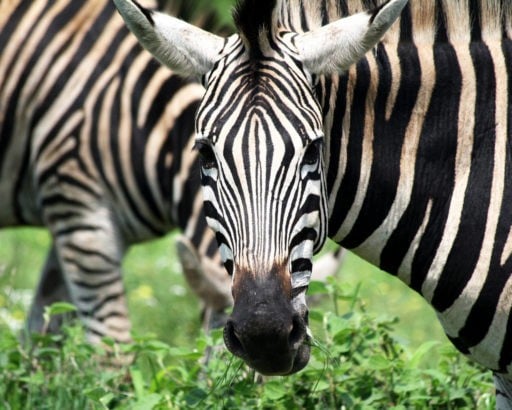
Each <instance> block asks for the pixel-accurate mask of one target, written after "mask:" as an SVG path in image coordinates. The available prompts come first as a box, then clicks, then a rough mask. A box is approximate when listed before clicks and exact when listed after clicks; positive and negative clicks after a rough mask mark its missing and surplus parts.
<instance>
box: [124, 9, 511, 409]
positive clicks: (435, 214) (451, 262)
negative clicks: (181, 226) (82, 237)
mask: <svg viewBox="0 0 512 410" xmlns="http://www.w3.org/2000/svg"><path fill="white" fill-rule="evenodd" d="M115 1H116V4H117V5H118V7H119V9H120V11H121V13H122V14H123V16H124V17H125V19H126V20H127V21H128V22H129V24H132V25H133V23H134V22H136V23H137V27H138V29H137V30H134V31H135V33H136V34H137V35H138V36H139V39H140V40H141V42H142V43H143V44H144V45H145V46H146V47H148V48H149V49H153V50H154V49H155V48H156V45H157V43H159V42H162V43H165V42H166V39H164V38H163V37H162V36H160V37H159V33H173V35H174V36H175V37H173V38H177V35H176V33H175V32H177V33H179V32H180V30H181V29H182V26H179V25H177V24H176V22H174V21H172V20H166V21H165V22H164V21H163V20H162V22H161V24H154V25H153V24H149V23H148V21H147V19H146V18H145V17H143V16H140V15H136V14H134V13H132V10H133V7H132V6H131V2H130V0H115ZM511 4H512V3H511V2H510V1H508V0H475V1H470V2H467V1H455V0H454V1H451V0H449V1H448V0H446V1H445V0H438V1H420V0H410V1H409V2H407V1H406V0H390V1H387V2H381V1H374V0H368V1H364V0H346V1H343V0H317V1H308V2H304V1H302V0H278V1H276V2H274V1H270V0H269V1H267V2H266V6H265V7H262V8H261V9H258V10H256V9H255V7H256V6H255V2H253V1H249V0H246V1H241V2H240V3H239V6H238V8H237V13H236V15H235V17H236V20H237V21H236V22H237V24H238V28H239V30H240V31H241V33H240V34H238V35H235V36H232V37H230V38H228V39H225V41H222V39H220V38H215V39H212V41H211V42H208V44H204V45H203V46H202V47H197V45H194V47H192V51H193V52H195V53H197V52H200V51H201V49H206V50H208V51H209V52H208V53H205V54H204V61H205V64H204V65H202V67H198V68H197V72H196V74H198V75H203V76H204V78H205V85H206V94H205V97H204V98H203V100H202V102H201V106H200V109H199V112H198V116H197V134H198V135H197V142H196V146H197V147H198V148H199V150H200V152H201V153H202V157H203V173H202V175H203V185H204V192H205V201H206V212H207V214H208V216H209V223H210V225H211V226H212V227H213V228H214V230H216V232H217V236H218V240H219V242H220V243H221V244H222V247H223V249H224V251H223V254H224V259H225V260H226V262H227V265H228V268H229V269H230V270H232V271H233V274H234V286H233V290H234V296H235V309H234V312H233V317H232V321H231V322H228V326H227V328H226V334H225V336H226V337H225V339H226V344H227V345H228V347H229V348H230V350H231V351H232V352H233V353H234V354H236V355H238V356H241V357H243V358H244V359H245V360H246V361H247V362H248V363H249V364H251V365H252V366H254V367H255V368H256V369H258V370H259V371H261V372H263V373H270V374H276V373H277V374H287V373H289V372H293V371H297V370H298V369H300V368H301V367H302V366H303V365H304V362H305V361H306V362H307V354H308V353H307V352H306V351H305V349H302V348H303V347H304V344H303V342H304V341H305V340H307V338H306V337H304V336H303V333H301V331H302V330H303V328H304V326H305V325H304V323H305V322H307V317H306V316H307V315H306V314H305V313H304V312H305V307H303V306H302V305H301V303H295V302H290V303H291V305H292V308H291V309H290V306H289V305H288V304H287V303H288V301H290V300H291V299H293V297H294V296H295V295H296V293H295V292H291V293H289V292H290V288H293V287H295V284H294V278H293V274H294V270H295V269H297V270H298V271H302V270H304V271H306V270H307V269H309V265H308V263H307V262H308V260H309V261H310V257H309V258H308V256H307V255H308V253H311V251H312V250H313V247H312V246H310V245H306V244H308V243H309V242H308V241H310V242H311V241H313V242H319V243H321V242H322V240H323V238H322V230H324V231H325V230H328V235H329V236H330V237H331V238H333V239H335V240H336V241H337V242H338V243H339V244H341V245H342V246H344V247H347V248H350V249H353V250H354V251H355V252H356V253H358V254H359V255H361V256H363V257H364V258H365V259H367V260H368V261H370V262H372V263H373V264H375V265H377V266H380V267H381V268H382V269H384V270H386V271H387V272H389V273H391V274H394V275H397V276H398V277H400V278H401V279H402V280H403V281H404V282H405V283H407V284H408V285H409V286H410V287H411V288H412V289H414V290H416V291H418V292H420V293H421V294H422V295H423V296H424V297H425V299H426V300H427V301H428V302H429V303H431V304H432V306H433V307H434V308H435V309H436V311H437V312H438V316H439V318H440V320H441V323H442V324H443V327H444V329H445V331H446V333H447V335H448V336H449V337H450V338H451V340H453V342H454V344H455V345H456V346H457V347H458V348H459V349H460V350H461V351H462V352H464V353H466V354H467V355H469V356H470V357H472V358H474V359H475V360H476V361H478V362H479V363H481V364H482V365H484V366H486V367H488V368H490V369H492V370H493V371H495V372H496V373H498V374H501V376H500V377H499V379H500V380H501V381H503V380H506V381H508V382H510V380H512V315H511V312H512V275H511V273H512V272H511V268H512V266H511V262H510V261H511V255H512V234H511V232H512V229H511V227H512V214H511V209H512V207H511V205H510V203H511V200H510V199H511V197H512V189H511V186H510V181H512V167H511V158H510V152H512V150H511V149H510V147H511V144H512V143H511V139H512V108H511V101H510V100H511V98H512V97H511V96H512V90H511V87H512V82H511V78H512V53H511V50H512V5H511ZM274 6H275V7H274ZM368 9H370V11H368V12H365V11H364V10H368ZM265 10H266V11H265ZM269 10H273V12H270V11H269ZM261 13H263V14H264V15H262V14H261ZM265 13H266V14H265ZM354 13H357V14H354ZM399 15H401V19H400V20H399V21H398V22H396V23H395V24H393V23H394V22H395V20H396V19H397V17H398V16H399ZM251 18H252V19H251ZM132 20H133V21H132ZM130 21H131V22H130ZM193 30H194V28H193V27H187V31H193ZM167 38H170V37H167ZM148 39H151V40H148ZM153 42H155V44H153ZM176 42H177V45H178V46H183V44H181V42H180V41H179V40H177V41H176ZM175 45H176V44H175ZM165 46H166V47H167V49H169V44H166V45H165ZM162 47H163V45H162ZM368 51H369V52H368ZM365 53H366V54H365ZM157 55H158V52H157ZM171 57H173V58H171ZM175 57H176V56H175V55H172V56H167V55H164V54H163V53H162V54H161V55H160V58H161V61H163V62H164V63H165V64H167V65H169V66H170V67H174V66H175V65H176V58H175ZM178 65H179V64H178ZM311 120H312V121H311ZM320 141H322V142H321V143H320ZM317 145H320V147H319V146H317ZM312 147H313V148H312ZM310 149H311V151H313V150H316V151H317V152H320V153H323V158H322V155H320V156H316V157H315V155H310V152H309V151H310ZM310 158H316V160H315V159H311V160H310ZM310 170H311V171H312V172H309V171H310ZM303 175H305V176H306V177H305V178H304V177H303ZM324 180H325V183H324ZM324 184H325V190H324ZM315 201H316V202H315ZM325 206H327V207H328V213H329V220H328V224H327V221H326V219H325V218H324V217H323V215H322V212H323V209H324V208H325ZM312 210H317V211H313V212H311V211H312ZM315 212H316V213H315ZM312 215H315V217H312ZM317 215H318V216H319V219H316V220H314V219H315V218H316V217H317ZM302 217H304V219H301V218H302ZM310 222H313V224H312V225H308V224H309V223H310ZM296 227H297V228H296ZM309 228H312V229H313V231H314V232H315V234H314V235H312V236H311V237H310V236H309V234H310V233H311V231H310V230H309ZM299 232H300V234H298V233H299ZM297 238H301V239H300V240H299V239H297ZM294 239H297V241H296V242H294ZM318 239H320V240H318ZM301 240H302V241H303V242H302V244H304V248H308V250H307V251H305V252H304V253H303V256H301V257H298V258H297V259H295V257H294V256H292V255H294V253H293V250H292V248H293V249H296V248H294V246H297V247H300V246H301V245H299V244H300V243H301ZM304 248H303V249H304ZM299 253H300V252H299ZM301 259H302V260H301ZM290 260H292V263H291V265H292V266H293V269H289V268H288V269H284V268H283V266H282V265H283V261H284V262H289V261H290ZM237 270H238V271H240V272H242V273H243V275H240V276H237V273H238V272H237ZM261 272H266V274H262V273H261ZM306 276H307V275H306ZM302 284H304V285H307V279H306V280H304V282H303V283H302V282H301V288H302ZM290 295H291V296H290ZM275 298H280V299H279V300H277V301H276V300H273V299H275ZM290 310H291V312H292V313H290ZM277 312H279V314H278V313H277ZM293 312H295V313H297V312H300V313H299V316H300V317H301V318H302V319H303V321H301V320H299V319H297V318H296V316H294V313H293ZM283 329H287V330H286V331H283ZM290 329H291V330H290ZM276 332H277V333H279V334H280V335H281V338H280V339H279V340H280V341H279V342H276V345H271V343H270V336H269V335H270V334H273V333H276ZM287 332H289V333H287ZM267 336H268V337H269V339H268V340H267V339H266V337H267ZM276 352H280V354H279V360H278V357H277V356H278V353H276ZM506 390H510V389H508V388H507V389H503V388H502V389H500V391H501V392H503V391H506ZM511 403H512V398H511V399H510V403H508V406H509V407H512V404H511Z"/></svg>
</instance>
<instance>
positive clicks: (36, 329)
mask: <svg viewBox="0 0 512 410" xmlns="http://www.w3.org/2000/svg"><path fill="white" fill-rule="evenodd" d="M55 302H70V303H71V296H70V294H69V291H68V288H67V286H66V283H65V281H64V278H63V276H62V271H61V269H60V265H59V261H58V259H57V252H56V250H55V246H53V245H52V247H51V249H50V252H49V253H48V256H47V258H46V263H45V265H44V267H43V271H42V272H41V278H40V279H39V284H38V286H37V291H36V294H35V296H34V300H33V301H32V306H31V308H30V313H29V316H28V319H27V328H28V330H29V332H31V333H41V332H42V330H43V328H44V327H45V325H44V319H43V313H44V308H45V307H46V306H49V305H51V304H52V303H55ZM74 316H76V315H72V314H69V313H68V314H66V315H59V316H57V317H52V318H51V320H50V323H49V324H48V326H47V327H46V330H47V331H49V332H51V333H57V332H58V331H59V330H60V328H61V325H62V323H63V322H64V321H65V320H68V319H71V318H72V317H74Z"/></svg>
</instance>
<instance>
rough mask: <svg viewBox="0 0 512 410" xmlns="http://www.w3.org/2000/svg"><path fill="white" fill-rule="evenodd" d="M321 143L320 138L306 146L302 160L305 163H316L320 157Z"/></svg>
mask: <svg viewBox="0 0 512 410" xmlns="http://www.w3.org/2000/svg"><path fill="white" fill-rule="evenodd" d="M320 144H321V142H320V141H319V140H316V141H313V142H311V143H310V144H309V145H308V147H307V148H306V152H305V153H304V157H303V158H302V162H303V164H304V165H316V164H317V162H318V160H319V159H320Z"/></svg>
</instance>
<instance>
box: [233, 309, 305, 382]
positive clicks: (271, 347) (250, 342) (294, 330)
mask: <svg viewBox="0 0 512 410" xmlns="http://www.w3.org/2000/svg"><path fill="white" fill-rule="evenodd" d="M262 319H263V318H261V317H256V318H252V320H251V319H247V320H246V321H241V320H236V319H233V318H231V319H230V320H228V322H227V324H226V326H225V328H224V341H225V344H226V347H227V348H228V350H229V351H230V352H231V353H233V354H234V355H235V356H238V357H240V358H242V359H243V360H244V361H245V362H246V363H247V364H248V365H249V366H251V367H252V368H254V369H255V370H257V371H258V372H260V373H262V374H266V375H278V374H281V375H284V374H289V373H292V372H295V371H297V370H299V369H301V368H302V367H304V365H305V363H304V364H302V359H303V356H304V355H303V354H300V355H297V352H298V351H300V350H301V347H302V345H303V343H304V341H305V339H306V335H307V328H306V324H305V322H304V320H303V319H302V318H301V317H300V316H299V315H298V314H294V315H293V316H292V317H291V318H290V320H284V321H276V318H275V317H272V318H267V319H266V320H265V319H263V320H262ZM297 356H300V360H299V361H297V362H296V358H297ZM308 359H309V355H307V358H306V363H307V360H308Z"/></svg>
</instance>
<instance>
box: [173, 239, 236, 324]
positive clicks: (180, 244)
mask: <svg viewBox="0 0 512 410" xmlns="http://www.w3.org/2000/svg"><path fill="white" fill-rule="evenodd" d="M176 248H177V251H178V256H179V258H180V262H181V266H182V268H183V273H184V275H185V279H186V280H187V282H188V284H189V286H190V288H191V289H192V291H193V292H194V293H195V294H196V295H197V296H198V297H199V298H200V299H201V301H202V302H203V304H204V307H203V327H204V329H205V330H207V331H208V330H210V329H215V328H220V327H222V326H224V325H225V324H226V320H227V315H226V312H225V309H226V308H227V307H230V306H232V305H233V298H232V296H231V278H230V277H229V276H228V274H227V272H226V271H225V270H224V268H222V267H221V266H219V265H218V264H216V263H215V262H213V261H212V260H211V259H210V258H208V256H206V255H199V253H198V251H197V249H196V248H195V247H194V245H192V243H191V242H190V240H189V239H188V238H186V237H185V236H183V235H179V237H178V238H177V239H176Z"/></svg>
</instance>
